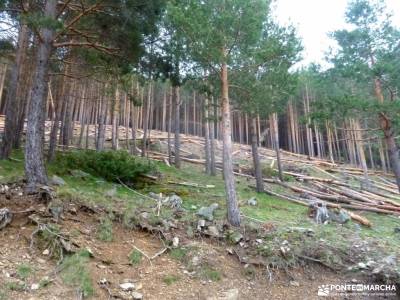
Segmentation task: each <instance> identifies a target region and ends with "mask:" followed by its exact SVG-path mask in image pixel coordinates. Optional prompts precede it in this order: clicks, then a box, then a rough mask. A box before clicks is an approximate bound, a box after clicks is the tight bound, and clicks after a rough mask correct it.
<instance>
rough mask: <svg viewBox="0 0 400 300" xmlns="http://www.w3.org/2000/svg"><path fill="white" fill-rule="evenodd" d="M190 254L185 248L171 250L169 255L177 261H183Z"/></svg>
mask: <svg viewBox="0 0 400 300" xmlns="http://www.w3.org/2000/svg"><path fill="white" fill-rule="evenodd" d="M188 252H189V250H188V249H185V248H174V249H171V251H170V252H169V255H170V256H171V257H172V258H173V259H175V260H178V261H182V260H183V259H185V258H186V256H187V254H188Z"/></svg>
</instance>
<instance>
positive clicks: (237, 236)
mask: <svg viewBox="0 0 400 300" xmlns="http://www.w3.org/2000/svg"><path fill="white" fill-rule="evenodd" d="M242 239H243V235H242V234H241V233H240V232H237V231H234V232H232V233H231V234H230V235H229V240H230V241H231V242H232V243H234V244H237V243H239V242H240V241H241V240H242Z"/></svg>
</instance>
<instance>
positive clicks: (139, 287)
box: [135, 282, 143, 291]
mask: <svg viewBox="0 0 400 300" xmlns="http://www.w3.org/2000/svg"><path fill="white" fill-rule="evenodd" d="M142 288H143V284H142V283H141V282H138V283H136V285H135V290H137V291H139V290H141V289H142Z"/></svg>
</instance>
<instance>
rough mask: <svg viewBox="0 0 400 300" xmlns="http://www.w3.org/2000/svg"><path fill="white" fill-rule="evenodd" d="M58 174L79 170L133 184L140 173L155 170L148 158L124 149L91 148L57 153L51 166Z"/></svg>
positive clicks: (113, 180) (108, 179) (114, 180)
mask: <svg viewBox="0 0 400 300" xmlns="http://www.w3.org/2000/svg"><path fill="white" fill-rule="evenodd" d="M52 167H54V169H55V171H56V172H57V173H58V174H66V173H68V172H69V171H71V170H75V169H78V170H81V171H84V172H87V173H89V174H91V175H92V176H97V177H102V178H104V179H105V180H107V181H112V182H119V180H121V181H122V182H124V183H126V184H133V183H135V182H136V181H138V177H139V176H140V175H143V174H146V173H150V172H152V171H155V170H156V166H155V165H154V164H153V163H152V162H150V161H149V160H145V159H142V158H139V157H135V156H132V155H130V154H129V153H128V152H126V151H122V150H121V151H101V152H96V151H93V150H81V151H71V152H66V153H58V154H57V157H56V160H55V162H54V163H53V166H52Z"/></svg>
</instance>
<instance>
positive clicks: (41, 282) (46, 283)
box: [39, 278, 51, 288]
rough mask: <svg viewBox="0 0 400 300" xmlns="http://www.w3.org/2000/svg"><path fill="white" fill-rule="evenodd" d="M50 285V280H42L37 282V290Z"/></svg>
mask: <svg viewBox="0 0 400 300" xmlns="http://www.w3.org/2000/svg"><path fill="white" fill-rule="evenodd" d="M50 283H51V280H50V279H48V278H42V279H41V280H40V282H39V288H44V287H46V286H48V285H49V284H50Z"/></svg>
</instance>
